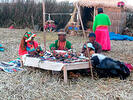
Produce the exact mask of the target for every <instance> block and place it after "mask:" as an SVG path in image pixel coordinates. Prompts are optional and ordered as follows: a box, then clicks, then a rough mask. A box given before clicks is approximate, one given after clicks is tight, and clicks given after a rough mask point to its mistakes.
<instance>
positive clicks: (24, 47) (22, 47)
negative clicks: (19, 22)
mask: <svg viewBox="0 0 133 100" xmlns="http://www.w3.org/2000/svg"><path fill="white" fill-rule="evenodd" d="M26 45H27V43H26V42H25V38H24V36H23V38H22V39H21V42H20V48H21V49H22V50H26Z"/></svg>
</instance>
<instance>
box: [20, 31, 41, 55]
mask: <svg viewBox="0 0 133 100" xmlns="http://www.w3.org/2000/svg"><path fill="white" fill-rule="evenodd" d="M35 36H36V34H33V33H32V32H26V33H25V34H24V36H23V38H22V40H21V43H20V45H19V56H23V55H25V54H32V55H34V54H35V53H36V48H37V47H38V43H37V42H36V41H34V37H35Z"/></svg>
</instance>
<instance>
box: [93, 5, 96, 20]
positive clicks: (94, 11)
mask: <svg viewBox="0 0 133 100" xmlns="http://www.w3.org/2000/svg"><path fill="white" fill-rule="evenodd" d="M95 16H96V8H95V7H94V14H93V22H94V20H95Z"/></svg>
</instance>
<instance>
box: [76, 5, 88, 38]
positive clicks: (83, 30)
mask: <svg viewBox="0 0 133 100" xmlns="http://www.w3.org/2000/svg"><path fill="white" fill-rule="evenodd" d="M76 7H77V10H78V16H79V20H80V23H81V27H82V30H83V35H84V38H85V37H86V35H85V30H84V26H83V22H82V18H81V15H80V9H79V7H78V5H77V4H76Z"/></svg>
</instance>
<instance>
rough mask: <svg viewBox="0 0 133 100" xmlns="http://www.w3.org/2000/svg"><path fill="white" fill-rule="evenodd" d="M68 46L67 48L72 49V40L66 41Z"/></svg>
mask: <svg viewBox="0 0 133 100" xmlns="http://www.w3.org/2000/svg"><path fill="white" fill-rule="evenodd" d="M66 48H67V49H72V44H71V42H69V41H66Z"/></svg>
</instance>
